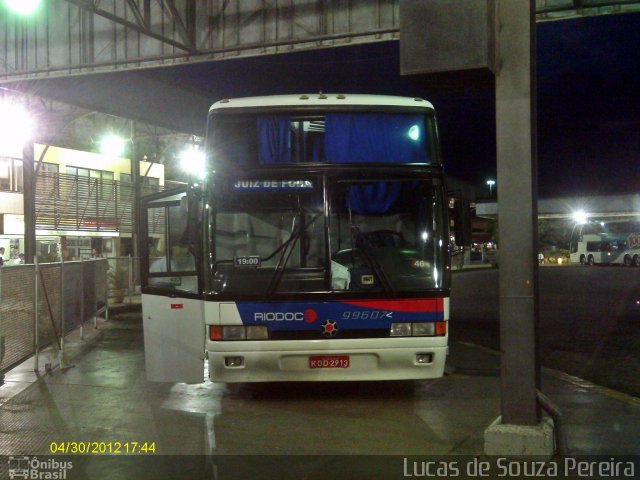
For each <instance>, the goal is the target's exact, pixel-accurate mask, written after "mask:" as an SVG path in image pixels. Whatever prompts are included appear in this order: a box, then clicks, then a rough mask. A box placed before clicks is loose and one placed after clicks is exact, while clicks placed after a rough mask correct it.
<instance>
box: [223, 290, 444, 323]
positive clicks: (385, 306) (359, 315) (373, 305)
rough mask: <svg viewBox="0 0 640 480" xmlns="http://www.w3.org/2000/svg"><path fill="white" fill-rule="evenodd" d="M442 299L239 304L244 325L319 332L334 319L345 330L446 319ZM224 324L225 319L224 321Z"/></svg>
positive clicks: (237, 303)
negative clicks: (327, 321) (318, 330)
mask: <svg viewBox="0 0 640 480" xmlns="http://www.w3.org/2000/svg"><path fill="white" fill-rule="evenodd" d="M443 304H444V302H443V299H442V298H438V299H407V300H364V301H355V300H354V301H340V302H338V301H336V302H236V305H237V307H238V311H239V312H240V318H241V319H242V323H243V324H244V325H268V327H269V330H271V331H283V330H316V329H318V328H320V325H322V323H323V322H324V321H325V320H334V321H336V322H337V323H338V325H339V328H340V329H343V330H345V329H346V330H358V329H383V328H384V329H388V328H390V326H391V323H394V322H435V321H439V320H444V307H443ZM223 321H224V320H223Z"/></svg>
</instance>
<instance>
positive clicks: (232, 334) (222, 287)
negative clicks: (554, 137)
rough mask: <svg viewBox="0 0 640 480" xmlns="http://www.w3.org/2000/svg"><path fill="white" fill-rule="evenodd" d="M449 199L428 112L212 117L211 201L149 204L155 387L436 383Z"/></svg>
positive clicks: (239, 112)
mask: <svg viewBox="0 0 640 480" xmlns="http://www.w3.org/2000/svg"><path fill="white" fill-rule="evenodd" d="M446 192H447V190H446V185H445V178H444V172H443V166H442V161H441V158H440V148H439V142H438V134H437V128H436V121H435V112H434V109H433V106H432V105H431V104H430V103H429V102H427V101H425V100H422V99H419V98H404V97H388V96H371V95H327V94H315V95H285V96H272V97H254V98H241V99H232V100H222V101H219V102H217V103H215V104H214V105H213V106H212V107H211V109H210V112H209V119H208V131H207V139H206V179H205V181H204V182H203V185H194V186H191V187H190V188H189V189H188V190H187V191H185V190H176V191H171V192H162V193H159V194H154V195H151V196H149V197H146V198H144V199H143V200H142V201H141V212H140V219H141V240H142V242H141V243H142V249H141V252H142V259H141V271H142V308H143V319H144V340H145V361H146V373H147V377H148V378H149V379H150V380H155V381H182V382H201V381H203V376H204V360H205V358H206V359H207V360H208V372H209V377H210V379H211V380H213V381H218V382H265V381H335V380H338V381H345V380H402V379H423V378H437V377H440V376H442V374H443V370H444V365H445V358H446V355H447V348H448V320H449V295H450V281H451V278H450V268H451V267H450V258H451V255H450V253H451V251H450V235H449V222H448V213H447V208H448V201H447V193H446ZM459 223H460V222H459Z"/></svg>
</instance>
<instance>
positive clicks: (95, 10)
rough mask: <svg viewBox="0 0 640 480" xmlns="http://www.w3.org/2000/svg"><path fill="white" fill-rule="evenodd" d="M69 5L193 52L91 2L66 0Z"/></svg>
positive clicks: (182, 44) (187, 47) (189, 48)
mask: <svg viewBox="0 0 640 480" xmlns="http://www.w3.org/2000/svg"><path fill="white" fill-rule="evenodd" d="M64 1H65V2H67V3H70V4H72V5H75V6H76V7H78V8H81V9H83V10H86V11H89V12H91V13H93V14H95V15H98V16H100V17H104V18H106V19H107V20H111V21H112V22H114V23H117V24H119V25H122V26H124V27H127V28H130V29H132V30H135V31H136V32H140V33H142V34H143V35H146V36H148V37H151V38H153V39H155V40H159V41H161V42H163V43H166V44H168V45H171V46H172V47H176V48H179V49H181V50H185V51H187V52H191V51H192V48H191V47H189V46H188V45H185V44H184V43H181V42H177V41H175V40H173V39H172V38H168V37H165V36H164V35H160V34H158V33H155V32H153V31H151V30H150V29H149V28H145V27H141V26H140V25H138V24H136V23H133V22H130V21H128V20H125V19H124V18H120V17H118V16H117V15H114V14H113V13H110V12H107V11H106V10H102V9H100V8H97V7H96V6H95V5H94V4H93V3H91V2H87V1H85V0H64Z"/></svg>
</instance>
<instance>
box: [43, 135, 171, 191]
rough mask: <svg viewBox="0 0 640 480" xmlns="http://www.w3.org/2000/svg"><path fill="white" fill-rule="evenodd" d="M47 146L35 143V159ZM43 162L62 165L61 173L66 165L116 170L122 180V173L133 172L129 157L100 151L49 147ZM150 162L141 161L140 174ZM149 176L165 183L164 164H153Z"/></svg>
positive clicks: (117, 177) (109, 170)
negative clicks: (113, 155)
mask: <svg viewBox="0 0 640 480" xmlns="http://www.w3.org/2000/svg"><path fill="white" fill-rule="evenodd" d="M44 148H45V146H44V145H40V144H37V143H36V144H35V148H34V150H35V161H36V162H37V161H38V160H39V159H40V155H42V151H43V150H44ZM43 162H47V163H55V164H57V165H60V173H65V168H66V167H78V168H90V169H93V170H103V171H106V172H114V173H115V180H118V181H119V180H120V174H121V173H129V174H130V173H131V161H130V160H129V159H128V158H118V157H112V156H110V155H102V154H100V153H93V152H82V151H79V150H71V149H68V148H60V147H53V146H51V147H49V149H48V150H47V153H46V154H45V156H44V158H43ZM149 165H150V163H149V162H140V174H141V175H143V174H144V173H145V172H146V171H147V168H148V167H149ZM151 165H152V166H151V169H150V170H149V173H148V175H147V176H148V177H154V178H159V179H160V185H164V165H160V164H158V163H154V164H151Z"/></svg>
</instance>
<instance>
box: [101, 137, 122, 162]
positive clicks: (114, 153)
mask: <svg viewBox="0 0 640 480" xmlns="http://www.w3.org/2000/svg"><path fill="white" fill-rule="evenodd" d="M124 145H125V141H124V139H123V138H122V137H119V136H117V135H107V136H106V137H104V138H103V139H102V140H100V152H101V153H103V154H104V155H109V156H110V157H122V155H124Z"/></svg>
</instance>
